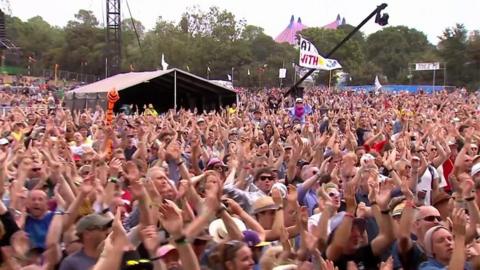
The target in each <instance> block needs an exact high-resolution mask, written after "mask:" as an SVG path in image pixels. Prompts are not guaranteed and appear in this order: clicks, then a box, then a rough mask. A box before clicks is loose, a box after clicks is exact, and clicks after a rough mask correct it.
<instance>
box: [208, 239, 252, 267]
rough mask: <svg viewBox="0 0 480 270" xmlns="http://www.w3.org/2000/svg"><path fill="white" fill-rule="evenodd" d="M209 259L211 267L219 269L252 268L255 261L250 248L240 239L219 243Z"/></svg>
mask: <svg viewBox="0 0 480 270" xmlns="http://www.w3.org/2000/svg"><path fill="white" fill-rule="evenodd" d="M208 261H209V266H210V268H211V269H218V270H251V269H253V266H254V263H255V262H254V260H253V253H252V251H251V250H250V248H249V247H248V246H247V244H245V243H244V242H242V241H238V240H232V241H228V242H224V243H220V244H218V246H216V247H215V248H214V250H213V252H212V254H211V255H210V257H209V259H208Z"/></svg>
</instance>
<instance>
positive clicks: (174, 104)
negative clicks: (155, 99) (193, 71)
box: [173, 70, 177, 111]
mask: <svg viewBox="0 0 480 270" xmlns="http://www.w3.org/2000/svg"><path fill="white" fill-rule="evenodd" d="M173 108H174V109H175V111H177V71H176V70H174V71H173Z"/></svg>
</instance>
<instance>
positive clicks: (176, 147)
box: [166, 141, 182, 161]
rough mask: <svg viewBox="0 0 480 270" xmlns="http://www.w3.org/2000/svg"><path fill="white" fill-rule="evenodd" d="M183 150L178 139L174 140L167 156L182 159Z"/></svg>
mask: <svg viewBox="0 0 480 270" xmlns="http://www.w3.org/2000/svg"><path fill="white" fill-rule="evenodd" d="M181 154H182V150H181V147H180V144H179V143H178V142H176V141H172V142H171V143H170V144H169V145H168V146H167V149H166V157H167V159H170V160H177V161H178V160H180V158H181Z"/></svg>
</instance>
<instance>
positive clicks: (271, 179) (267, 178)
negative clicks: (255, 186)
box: [260, 175, 273, 181]
mask: <svg viewBox="0 0 480 270" xmlns="http://www.w3.org/2000/svg"><path fill="white" fill-rule="evenodd" d="M260 180H262V181H266V180H270V181H273V176H265V175H262V176H260Z"/></svg>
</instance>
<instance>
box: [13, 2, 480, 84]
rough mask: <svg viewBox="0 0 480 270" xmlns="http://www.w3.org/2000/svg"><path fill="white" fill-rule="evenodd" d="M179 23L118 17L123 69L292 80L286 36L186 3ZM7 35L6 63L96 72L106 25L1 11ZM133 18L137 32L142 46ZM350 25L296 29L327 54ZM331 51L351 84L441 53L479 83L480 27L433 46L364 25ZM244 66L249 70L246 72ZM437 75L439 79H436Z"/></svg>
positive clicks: (459, 77) (404, 71)
mask: <svg viewBox="0 0 480 270" xmlns="http://www.w3.org/2000/svg"><path fill="white" fill-rule="evenodd" d="M179 19H180V20H179V22H178V23H174V22H169V21H166V20H164V19H162V18H161V17H159V18H158V20H157V23H156V25H155V27H154V28H153V29H151V30H148V31H146V30H145V27H144V26H143V25H142V23H141V22H140V21H136V20H133V22H132V20H131V19H130V18H125V19H124V20H123V21H122V53H123V56H122V66H121V68H122V71H125V72H127V71H129V70H130V66H133V67H134V68H135V71H144V70H152V69H157V68H160V62H161V56H162V54H164V55H165V60H166V61H167V62H168V63H169V65H170V67H177V68H181V69H187V66H188V68H189V70H190V71H191V72H192V73H194V74H197V75H199V76H202V77H206V76H207V67H210V70H211V72H210V73H209V76H210V78H211V79H220V80H226V79H227V74H230V73H231V72H232V67H233V68H234V79H235V81H234V84H235V85H242V86H251V87H263V86H278V84H279V79H278V69H279V68H282V67H284V68H286V69H287V78H286V79H284V80H283V85H284V86H288V85H291V84H292V83H293V67H292V63H298V51H297V50H295V48H293V47H292V46H290V45H288V44H278V43H276V42H275V41H274V40H273V39H272V38H271V37H270V36H268V35H266V34H265V33H264V30H263V29H262V28H261V27H258V26H254V25H248V24H247V23H246V22H245V20H242V19H237V18H236V17H235V15H234V14H232V13H231V12H229V11H227V10H222V9H220V8H218V7H211V8H209V9H208V10H201V9H199V8H198V7H192V8H189V9H187V11H186V12H185V13H184V14H182V16H181V18H179ZM6 23H7V35H8V36H9V38H10V39H11V40H13V41H14V43H15V44H17V45H18V46H19V47H21V54H20V56H17V57H7V61H6V64H8V65H13V66H18V67H23V68H25V67H26V66H27V65H28V57H29V56H32V57H34V58H35V59H36V60H37V62H36V63H35V64H34V68H35V69H37V70H41V69H52V68H53V66H54V64H60V69H63V70H69V71H76V72H82V73H89V74H96V75H102V74H103V72H104V61H105V60H104V59H105V51H106V48H105V46H106V44H105V30H104V26H101V25H100V24H99V22H98V20H97V18H95V16H94V15H93V13H92V12H91V11H87V10H79V11H78V13H77V14H76V15H75V17H74V18H73V19H72V20H71V21H69V22H68V24H67V25H66V26H65V27H63V28H58V27H53V26H51V25H49V24H48V23H47V22H46V21H44V20H43V19H42V18H41V17H39V16H37V17H33V18H31V19H29V20H28V21H25V22H24V21H21V20H20V19H18V18H17V17H10V16H7V17H6ZM133 24H134V25H135V28H136V30H137V33H138V35H139V39H140V42H141V46H139V44H138V42H137V37H136V34H135V31H134V28H133ZM352 29H353V26H351V25H343V26H341V27H339V29H337V30H328V29H321V28H308V29H305V30H304V31H302V33H301V34H302V36H304V37H305V38H307V39H309V40H310V41H312V42H313V43H314V44H315V46H316V47H317V49H319V51H320V53H321V54H323V55H326V54H327V53H328V52H329V51H330V50H331V49H332V48H334V47H335V45H336V44H337V43H338V42H340V41H341V40H342V39H343V38H344V37H345V36H346V35H347V34H348V33H349V32H350V31H351V30H352ZM331 58H334V59H337V60H339V61H340V63H341V64H342V66H343V67H344V71H345V72H348V73H350V75H351V77H352V78H353V79H352V82H350V83H351V84H372V83H373V80H374V78H375V76H376V75H378V76H379V77H380V78H381V81H382V83H384V84H386V83H407V82H409V81H410V80H409V76H408V75H409V70H408V65H409V63H415V62H430V61H440V62H446V63H447V69H448V70H447V71H448V72H447V73H448V76H447V83H448V84H450V85H468V86H470V87H474V88H478V87H479V83H480V78H479V77H480V76H479V75H480V33H479V32H478V31H474V32H472V33H471V34H470V35H468V32H467V30H466V29H465V28H464V27H463V25H457V26H455V27H453V28H448V29H446V30H445V31H444V33H443V34H442V36H441V37H440V42H439V44H438V47H435V46H433V45H432V44H430V43H429V42H428V40H427V38H426V36H425V34H423V33H422V32H420V31H418V30H416V29H412V28H408V27H405V26H395V27H386V28H383V29H382V30H380V31H378V32H376V33H373V34H371V35H370V36H368V37H365V35H364V34H363V33H362V32H358V33H357V34H355V35H354V36H353V37H352V39H351V40H349V41H348V42H347V43H345V44H344V46H342V47H341V48H340V49H338V50H337V51H336V52H335V54H334V55H333V56H331ZM248 70H250V76H249V75H247V72H248ZM328 77H329V74H328V72H324V71H322V72H320V73H319V76H318V78H317V82H318V83H322V84H328ZM442 79H443V78H442V75H440V74H439V75H438V77H437V80H438V81H440V80H442ZM411 82H412V83H429V82H431V73H429V72H423V73H420V72H418V73H413V78H412V79H411Z"/></svg>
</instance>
